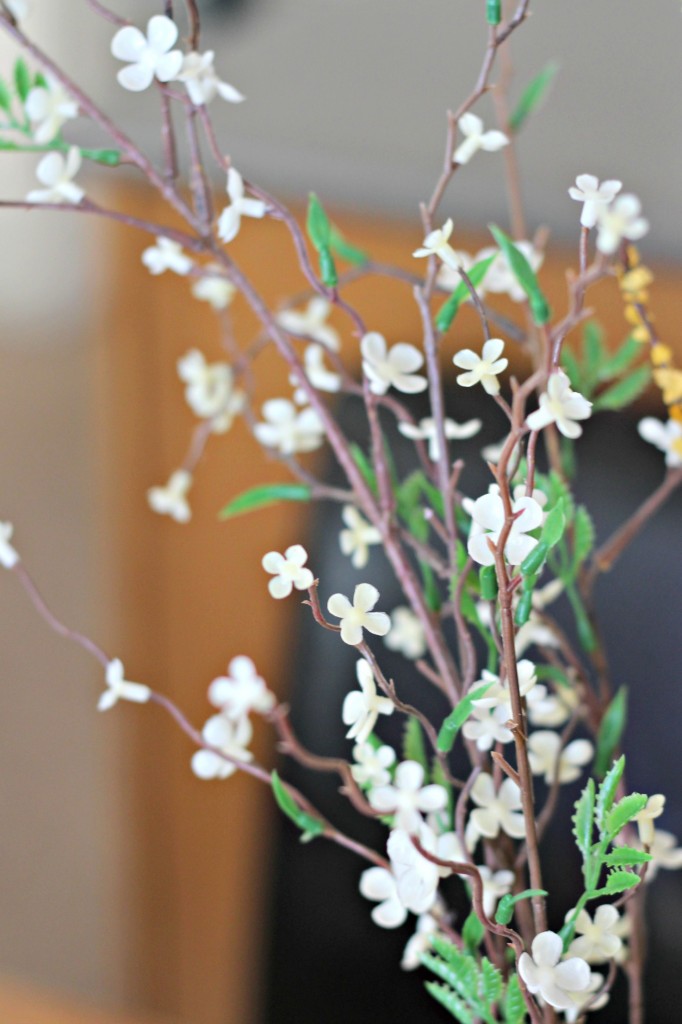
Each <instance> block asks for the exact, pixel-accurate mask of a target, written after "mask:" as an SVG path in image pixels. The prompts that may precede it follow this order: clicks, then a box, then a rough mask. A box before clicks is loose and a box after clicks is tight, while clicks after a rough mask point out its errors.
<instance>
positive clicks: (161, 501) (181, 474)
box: [147, 469, 192, 523]
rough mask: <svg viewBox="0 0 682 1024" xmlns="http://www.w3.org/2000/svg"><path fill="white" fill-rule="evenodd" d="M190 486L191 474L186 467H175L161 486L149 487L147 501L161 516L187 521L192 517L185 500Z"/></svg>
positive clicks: (177, 521)
mask: <svg viewBox="0 0 682 1024" xmlns="http://www.w3.org/2000/svg"><path fill="white" fill-rule="evenodd" d="M191 486H192V474H191V473H190V472H189V471H188V470H186V469H176V470H175V472H174V473H171V475H170V477H169V479H168V483H167V484H165V485H164V486H163V487H150V488H149V490H148V491H147V501H148V502H149V506H150V508H151V509H152V511H153V512H157V513H158V514H159V515H161V516H170V517H171V519H174V520H175V522H176V523H188V522H189V520H190V519H191V518H192V510H191V508H190V507H189V502H188V501H187V493H188V491H189V489H190V487H191Z"/></svg>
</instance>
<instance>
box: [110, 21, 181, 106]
mask: <svg viewBox="0 0 682 1024" xmlns="http://www.w3.org/2000/svg"><path fill="white" fill-rule="evenodd" d="M177 39H178V27H177V25H176V24H175V22H174V21H171V19H170V18H167V17H166V16H165V15H163V14H156V15H154V17H153V18H150V19H149V22H148V24H147V35H146V36H145V34H144V33H143V32H141V31H140V29H139V28H136V27H135V26H134V25H125V26H124V27H123V28H121V29H119V30H118V32H117V33H116V35H115V36H114V38H113V39H112V40H111V52H112V54H113V56H114V57H116V59H117V60H122V61H126V62H127V64H128V67H126V68H121V70H120V71H119V72H118V74H117V76H116V77H117V78H118V81H119V84H120V85H122V86H123V88H124V89H128V90H130V92H142V91H143V90H144V89H148V88H149V86H150V85H151V84H152V82H153V81H154V79H155V78H156V79H157V80H158V81H159V82H172V81H173V79H175V78H177V76H178V74H179V73H180V69H181V68H182V52H181V51H180V50H174V49H173V47H174V46H175V43H176V42H177Z"/></svg>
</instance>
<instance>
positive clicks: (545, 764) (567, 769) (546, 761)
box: [528, 729, 594, 786]
mask: <svg viewBox="0 0 682 1024" xmlns="http://www.w3.org/2000/svg"><path fill="white" fill-rule="evenodd" d="M593 754H594V747H593V746H592V744H591V743H590V741H589V740H573V742H572V743H569V744H568V746H566V747H564V748H563V750H562V749H561V736H559V734H558V733H556V732H551V731H550V730H549V729H542V730H540V731H539V732H534V733H532V734H531V735H530V736H529V737H528V761H529V763H530V770H531V771H532V773H533V775H544V777H545V782H546V783H547V785H548V786H551V785H552V783H553V782H554V780H555V778H558V779H559V782H561V783H566V782H574V781H575V780H576V779H579V778H580V776H581V775H582V769H583V767H584V766H585V765H586V764H588V763H589V761H591V760H592V756H593Z"/></svg>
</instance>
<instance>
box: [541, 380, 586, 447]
mask: <svg viewBox="0 0 682 1024" xmlns="http://www.w3.org/2000/svg"><path fill="white" fill-rule="evenodd" d="M591 415H592V403H591V402H588V400H587V399H586V398H584V397H583V396H582V395H581V394H580V393H579V392H577V391H573V390H572V389H571V382H570V380H569V379H568V376H567V375H566V374H565V373H564V371H563V370H555V371H554V373H551V374H550V376H549V380H548V382H547V390H546V391H545V392H544V393H543V394H541V395H540V408H539V409H536V411H535V412H532V413H531V414H530V416H528V417H526V423H527V425H528V426H529V427H530V429H531V430H542V428H543V427H546V426H548V424H550V423H556V425H557V429H558V430H559V431H560V433H562V434H563V435H564V437H570V438H576V437H580V435H581V434H582V432H583V428H582V427H581V426H580V424H579V423H577V422H576V420H586V419H589V418H590V416H591Z"/></svg>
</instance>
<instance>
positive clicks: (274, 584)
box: [261, 544, 315, 600]
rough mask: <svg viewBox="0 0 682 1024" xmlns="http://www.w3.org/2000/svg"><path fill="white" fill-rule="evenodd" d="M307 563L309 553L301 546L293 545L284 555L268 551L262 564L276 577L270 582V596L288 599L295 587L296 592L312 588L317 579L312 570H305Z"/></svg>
mask: <svg viewBox="0 0 682 1024" xmlns="http://www.w3.org/2000/svg"><path fill="white" fill-rule="evenodd" d="M307 561H308V552H307V551H306V549H305V548H304V547H303V546H302V545H301V544H293V545H292V546H291V547H290V548H287V549H286V551H285V552H284V554H283V555H280V553H279V552H278V551H268V553H267V555H263V560H262V563H261V564H262V566H263V568H264V569H265V571H266V572H269V573H272V575H273V577H274V578H273V579H271V580H269V581H268V590H269V591H270V596H271V597H274V598H277V599H278V600H279V599H281V598H283V597H288V596H289V594H290V593H291V591H292V590H293V588H294V587H296V590H308V589H309V588H310V587H312V585H313V581H314V579H315V577H314V576H313V574H312V573H311V571H310V569H304V565H305V563H306V562H307Z"/></svg>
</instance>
